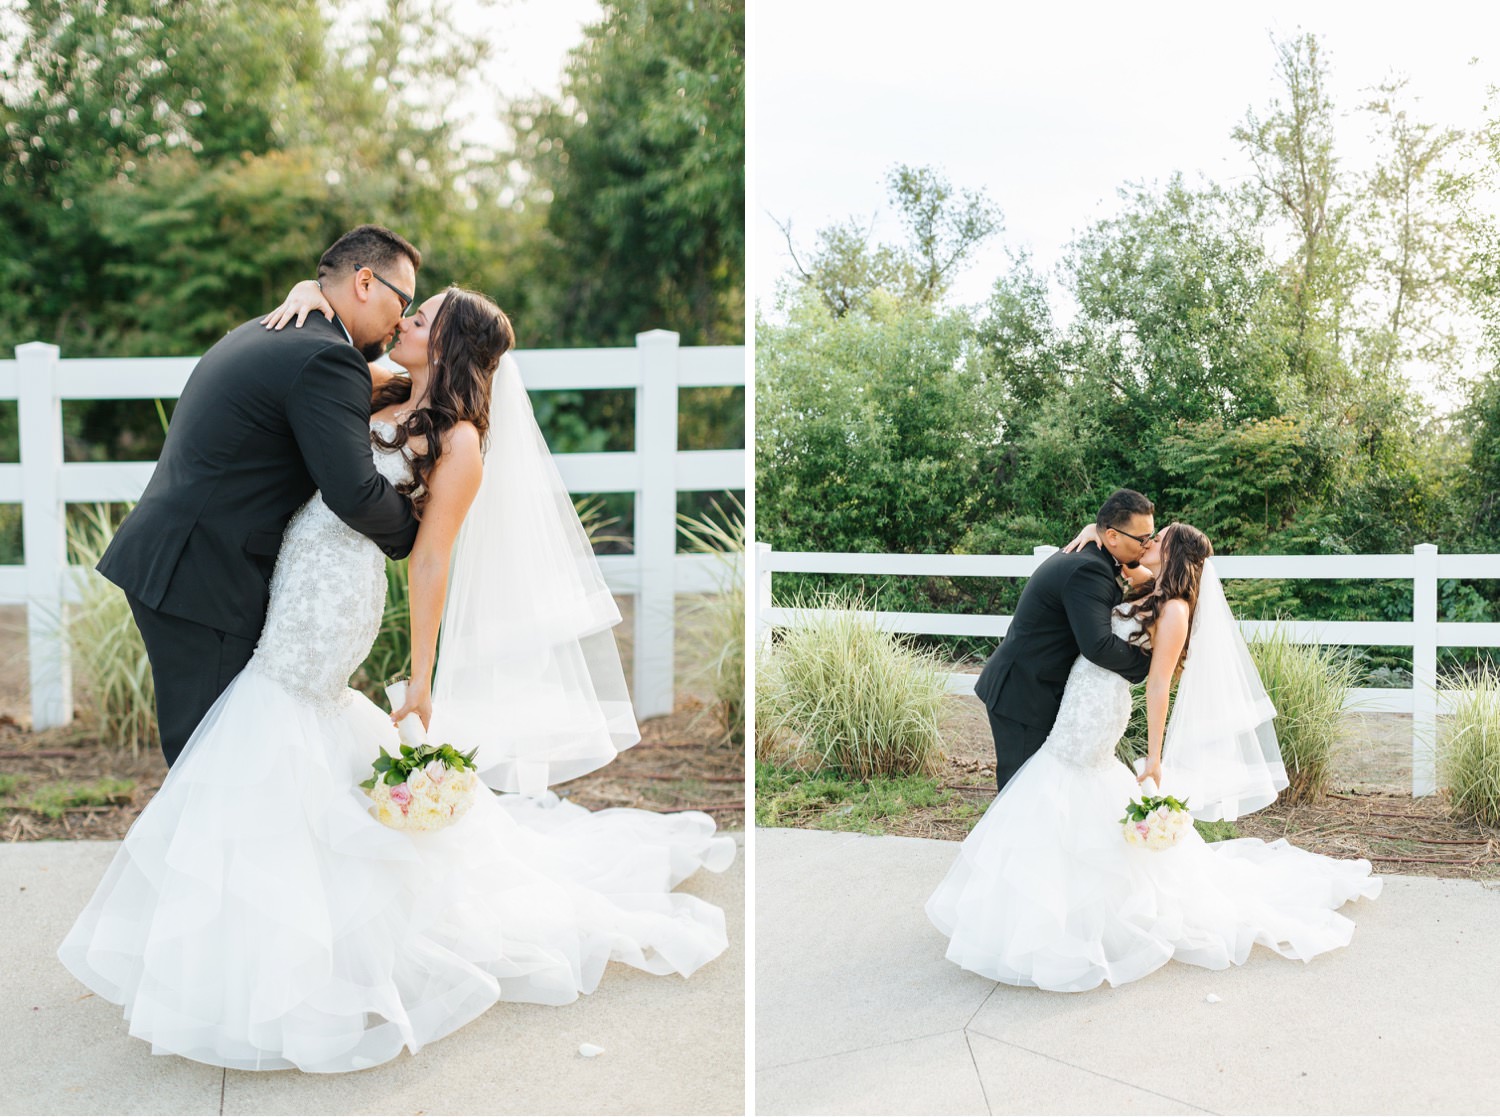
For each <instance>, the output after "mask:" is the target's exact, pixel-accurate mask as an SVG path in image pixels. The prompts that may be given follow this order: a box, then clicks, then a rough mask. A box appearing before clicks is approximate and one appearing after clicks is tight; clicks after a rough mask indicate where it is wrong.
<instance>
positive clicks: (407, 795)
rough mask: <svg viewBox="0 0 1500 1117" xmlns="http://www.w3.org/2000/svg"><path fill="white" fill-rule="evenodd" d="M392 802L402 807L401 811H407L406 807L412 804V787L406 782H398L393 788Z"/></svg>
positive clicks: (403, 812)
mask: <svg viewBox="0 0 1500 1117" xmlns="http://www.w3.org/2000/svg"><path fill="white" fill-rule="evenodd" d="M391 802H392V803H395V804H396V806H398V807H400V808H401V813H402V814H405V813H406V808H407V807H408V806H409V805H410V804H411V788H409V787H407V786H406V785H405V784H404V783H398V784H397V785H396V786H395V787H393V788H391Z"/></svg>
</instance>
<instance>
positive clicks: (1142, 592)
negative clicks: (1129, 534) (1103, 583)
mask: <svg viewBox="0 0 1500 1117" xmlns="http://www.w3.org/2000/svg"><path fill="white" fill-rule="evenodd" d="M1213 553H1214V545H1213V544H1212V543H1210V542H1209V541H1208V536H1206V535H1204V534H1203V533H1202V532H1201V531H1199V530H1198V529H1197V528H1195V527H1193V525H1192V524H1183V523H1176V524H1169V525H1167V527H1166V528H1164V529H1163V530H1162V533H1161V564H1160V565H1161V569H1160V570H1158V571H1157V572H1156V577H1155V578H1152V579H1151V580H1150V581H1149V582H1146V583H1145V584H1144V585H1142V586H1139V587H1138V588H1136V589H1133V590H1131V591H1130V592H1128V593H1127V594H1126V595H1125V600H1127V601H1129V602H1131V603H1132V604H1133V605H1134V606H1135V616H1137V617H1138V618H1140V622H1141V625H1140V629H1139V630H1138V631H1137V632H1136V633H1135V634H1134V635H1132V636H1131V638H1130V639H1131V641H1132V642H1133V643H1137V644H1139V643H1144V642H1145V640H1146V633H1147V632H1149V631H1150V629H1151V628H1152V627H1154V626H1155V624H1156V620H1157V618H1158V617H1159V616H1161V610H1162V606H1163V605H1165V604H1166V603H1167V602H1168V601H1170V600H1171V599H1172V598H1174V597H1180V598H1182V600H1184V601H1186V602H1187V603H1188V612H1189V614H1191V613H1192V612H1193V611H1194V610H1196V609H1197V608H1198V587H1199V586H1200V585H1201V584H1202V581H1203V564H1204V563H1205V562H1207V561H1208V559H1209V557H1210V556H1212V555H1213ZM1191 640H1192V629H1191V626H1190V627H1189V629H1188V639H1187V640H1186V641H1184V642H1183V645H1182V656H1183V659H1186V658H1187V646H1188V643H1189V642H1191Z"/></svg>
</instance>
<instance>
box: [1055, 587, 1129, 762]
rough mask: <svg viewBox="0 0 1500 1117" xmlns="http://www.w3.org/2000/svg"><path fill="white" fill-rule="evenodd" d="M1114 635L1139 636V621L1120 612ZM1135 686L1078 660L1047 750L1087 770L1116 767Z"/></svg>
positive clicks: (1112, 627) (1115, 617) (1115, 618)
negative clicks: (1119, 746) (1132, 689)
mask: <svg viewBox="0 0 1500 1117" xmlns="http://www.w3.org/2000/svg"><path fill="white" fill-rule="evenodd" d="M1109 626H1110V630H1111V631H1112V632H1113V633H1114V634H1115V635H1116V636H1119V637H1121V638H1126V637H1129V636H1132V635H1134V633H1135V632H1136V631H1137V629H1138V627H1139V626H1138V625H1137V622H1136V620H1135V618H1134V617H1133V616H1131V615H1129V614H1124V613H1121V612H1118V611H1117V612H1115V613H1114V614H1112V615H1111V617H1110V623H1109ZM1130 704H1131V699H1130V683H1129V682H1128V681H1127V680H1126V679H1125V677H1124V676H1123V675H1117V674H1115V673H1114V672H1113V671H1110V670H1109V669H1107V668H1104V667H1100V666H1099V665H1098V664H1096V663H1094V662H1092V661H1090V660H1088V659H1085V658H1084V657H1083V656H1079V657H1078V658H1077V660H1075V661H1074V663H1073V667H1072V669H1071V670H1070V671H1069V672H1068V682H1067V685H1066V687H1065V688H1064V690H1063V698H1062V705H1061V706H1060V707H1059V708H1058V711H1057V720H1056V721H1055V722H1053V724H1052V732H1051V733H1049V734H1048V735H1047V739H1046V740H1045V741H1044V742H1042V748H1043V749H1045V750H1047V751H1048V752H1050V753H1052V755H1054V756H1056V757H1057V758H1058V759H1060V760H1065V761H1067V762H1068V763H1069V764H1076V765H1078V766H1080V767H1084V768H1099V767H1106V766H1108V765H1111V764H1117V763H1119V761H1117V760H1116V759H1115V746H1116V744H1118V743H1119V740H1120V738H1121V737H1122V736H1124V735H1125V727H1126V726H1127V725H1129V724H1130Z"/></svg>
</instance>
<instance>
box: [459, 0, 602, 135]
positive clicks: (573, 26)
mask: <svg viewBox="0 0 1500 1117" xmlns="http://www.w3.org/2000/svg"><path fill="white" fill-rule="evenodd" d="M454 8H455V17H456V18H457V19H459V20H460V21H462V22H461V25H462V26H464V27H465V28H466V29H468V30H470V31H472V33H473V34H476V35H483V36H485V37H486V38H488V39H489V41H490V42H491V44H493V48H494V53H493V54H492V55H491V62H490V64H489V66H488V68H487V69H486V71H485V73H484V74H483V75H482V77H481V79H480V80H481V83H482V87H481V88H477V89H475V90H472V91H471V92H470V95H469V97H467V98H465V99H464V100H462V101H460V102H459V104H458V105H457V106H456V108H457V109H458V111H459V112H460V113H465V114H468V113H472V114H473V115H474V117H475V119H474V122H473V123H472V124H471V125H470V128H469V130H468V131H467V132H466V133H465V134H466V135H467V136H469V137H470V138H472V139H474V140H476V141H479V142H486V143H497V142H501V141H502V140H503V138H504V127H503V125H501V124H500V122H499V121H498V120H497V119H496V118H495V117H494V116H492V115H487V114H486V113H485V112H484V110H485V109H487V108H492V107H493V106H494V104H495V103H496V95H498V98H499V100H500V101H502V102H508V101H511V100H514V99H516V98H518V97H524V96H529V95H531V94H534V93H549V94H554V95H555V94H556V93H557V91H558V88H559V86H560V85H561V82H562V75H563V68H564V67H565V66H566V64H567V58H568V52H569V51H570V50H572V48H573V47H575V46H577V45H578V44H579V43H581V42H583V29H584V27H585V25H587V24H590V23H595V22H597V21H598V20H599V18H600V16H601V14H602V13H601V10H600V7H599V0H489V2H485V0H455V3H454Z"/></svg>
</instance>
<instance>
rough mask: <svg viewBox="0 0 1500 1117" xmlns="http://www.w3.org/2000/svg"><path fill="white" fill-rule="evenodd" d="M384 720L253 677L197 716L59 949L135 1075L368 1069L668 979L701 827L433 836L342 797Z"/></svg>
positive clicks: (574, 820)
mask: <svg viewBox="0 0 1500 1117" xmlns="http://www.w3.org/2000/svg"><path fill="white" fill-rule="evenodd" d="M381 745H385V746H386V748H387V749H389V750H391V751H394V750H395V746H396V740H395V730H394V729H393V728H392V727H391V724H390V721H389V718H388V716H387V715H386V714H385V713H384V712H383V711H381V710H380V709H378V708H377V707H376V706H374V705H373V704H371V703H370V702H369V701H367V700H366V699H364V698H363V697H362V696H357V695H356V696H353V700H352V701H351V702H349V704H348V705H346V706H344V707H343V708H342V709H340V710H337V711H327V710H321V711H320V710H318V709H316V708H314V707H311V706H309V705H308V704H306V703H305V702H301V701H298V700H296V699H294V698H292V697H291V696H290V695H288V694H287V692H286V691H285V690H284V689H282V687H281V686H280V685H279V684H278V683H276V682H275V681H273V680H271V679H269V678H267V677H265V676H263V675H260V674H257V673H256V672H254V671H253V670H248V671H246V672H244V673H242V674H241V675H240V676H239V677H238V678H236V679H235V681H234V682H233V683H232V684H231V685H230V687H229V689H228V690H226V691H225V693H224V694H223V695H222V696H221V697H220V699H219V701H218V702H217V703H216V704H215V705H214V707H213V709H212V710H211V711H210V712H209V714H208V715H207V716H206V717H205V719H204V721H203V723H202V724H201V725H200V726H199V728H198V730H197V731H196V733H195V734H194V736H193V739H192V740H191V741H190V742H189V744H188V746H187V748H186V749H185V750H184V752H183V754H182V756H181V758H180V759H179V760H178V762H177V764H176V765H175V766H174V767H173V769H172V771H171V772H170V773H169V775H168V778H167V780H166V782H165V783H164V784H163V786H162V788H161V790H160V791H159V792H158V793H157V795H156V796H155V797H154V798H153V799H152V801H151V802H150V803H149V804H148V805H147V807H146V809H145V810H144V811H143V812H142V813H141V816H140V817H139V818H138V819H137V820H136V823H135V825H134V826H133V827H132V828H131V830H130V833H129V834H128V835H127V836H126V838H125V841H124V843H123V846H122V848H121V849H120V851H119V853H118V854H117V855H116V857H115V859H114V861H113V862H112V863H111V865H110V867H109V869H108V871H107V872H106V873H105V876H104V879H103V881H102V883H101V884H100V885H99V888H98V890H97V891H96V892H95V894H94V897H93V899H92V900H91V901H90V902H89V904H88V906H87V908H86V909H85V910H84V912H83V913H82V914H81V915H80V916H79V917H78V920H77V922H76V923H75V925H74V926H73V929H72V930H71V931H70V932H69V934H68V936H67V938H66V939H65V940H64V942H63V944H62V946H61V948H60V949H59V952H58V954H59V957H60V958H61V960H62V961H63V963H64V964H65V965H66V966H67V967H68V969H69V970H71V971H72V972H73V974H74V975H75V976H76V977H78V979H79V980H80V981H82V982H83V983H84V984H85V985H87V986H88V987H89V988H90V989H93V990H94V991H95V992H96V993H98V994H99V995H100V996H102V997H105V998H107V999H108V1000H111V1001H113V1002H115V1003H116V1004H121V1005H124V1006H125V1016H126V1019H127V1020H129V1022H130V1033H131V1034H132V1035H134V1036H137V1037H139V1038H141V1039H144V1040H147V1041H148V1042H150V1043H151V1045H152V1050H153V1051H154V1052H156V1053H159V1054H161V1053H171V1054H177V1055H182V1056H185V1057H187V1058H190V1059H194V1060H197V1061H199V1062H203V1063H211V1064H214V1065H217V1066H224V1067H232V1068H236V1069H242V1070H270V1069H278V1068H288V1067H297V1068H300V1069H302V1070H305V1071H348V1070H358V1069H361V1068H363V1067H369V1066H374V1065H376V1064H378V1063H382V1062H385V1061H386V1060H388V1059H391V1058H393V1057H394V1056H395V1055H396V1054H398V1053H399V1052H400V1051H401V1049H402V1048H403V1047H405V1048H407V1049H408V1050H410V1051H413V1052H414V1051H416V1050H418V1049H419V1048H420V1047H421V1046H422V1045H424V1044H426V1043H429V1042H431V1041H432V1040H435V1039H438V1038H439V1037H441V1036H444V1035H447V1034H448V1033H449V1032H452V1031H454V1030H455V1029H457V1028H459V1027H461V1026H462V1025H464V1024H465V1023H467V1022H468V1021H470V1020H472V1019H474V1018H475V1017H476V1016H478V1015H480V1014H481V1013H483V1012H484V1011H485V1010H486V1009H488V1008H489V1007H490V1006H492V1005H493V1004H495V1002H497V1001H525V1002H532V1003H541V1004H552V1005H560V1004H565V1003H567V1002H569V1001H572V1000H574V999H575V998H577V996H578V995H579V994H580V993H587V992H590V991H592V990H593V989H594V988H595V986H596V985H597V984H598V982H599V979H600V976H601V975H602V973H603V971H604V968H605V966H606V965H607V964H608V963H609V962H611V961H618V962H625V963H628V964H629V965H632V966H635V967H638V968H640V969H643V970H646V971H648V972H650V973H656V974H666V973H678V974H682V975H688V974H691V973H692V972H693V971H694V970H696V969H697V968H698V967H700V966H702V965H703V964H704V963H705V962H708V961H709V960H710V959H712V958H714V957H716V956H717V955H718V954H720V953H721V952H722V951H723V950H724V949H725V947H726V945H727V938H726V933H725V926H724V915H723V912H722V911H720V910H719V909H718V908H716V907H714V906H712V905H710V904H708V903H706V902H704V901H702V900H700V899H698V898H697V897H694V896H689V895H678V894H675V893H673V892H672V889H673V887H675V886H676V885H677V884H678V883H679V882H680V881H682V880H683V879H684V878H686V877H687V876H689V875H690V874H692V873H693V872H694V871H695V870H697V869H699V868H708V869H712V870H716V871H717V870H722V869H724V868H726V867H727V866H728V865H729V864H730V862H731V861H732V860H733V859H734V854H735V850H734V842H733V840H732V839H731V838H727V837H723V836H715V834H714V822H713V820H712V819H711V818H709V817H708V816H707V815H705V814H702V813H698V812H685V813H682V814H673V815H658V814H653V813H651V812H647V811H638V810H605V811H597V812H593V813H591V812H589V811H586V810H584V809H583V808H581V807H577V806H575V805H573V804H571V803H567V802H560V801H558V800H557V799H556V797H555V796H550V795H549V796H547V797H544V798H541V799H524V798H521V797H516V796H494V795H491V794H489V793H487V792H485V791H484V790H483V789H481V791H480V792H479V793H478V801H477V802H476V803H475V804H474V806H473V807H472V809H470V811H469V812H468V814H466V815H465V816H464V817H463V818H462V819H461V820H460V821H459V822H457V823H456V824H454V825H452V826H450V827H448V828H447V829H445V830H440V831H434V832H426V833H404V832H397V831H394V830H390V829H388V828H386V827H384V826H381V825H380V824H379V823H376V822H375V821H374V820H373V819H372V818H371V817H370V815H369V813H368V806H369V800H368V799H367V798H366V797H365V796H364V794H363V792H362V791H360V789H359V788H358V786H357V785H358V783H359V781H361V780H363V779H365V778H367V777H368V775H369V772H370V767H369V766H370V761H371V759H372V758H373V757H374V756H375V755H376V753H377V750H378V748H379V747H380V746H381Z"/></svg>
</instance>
